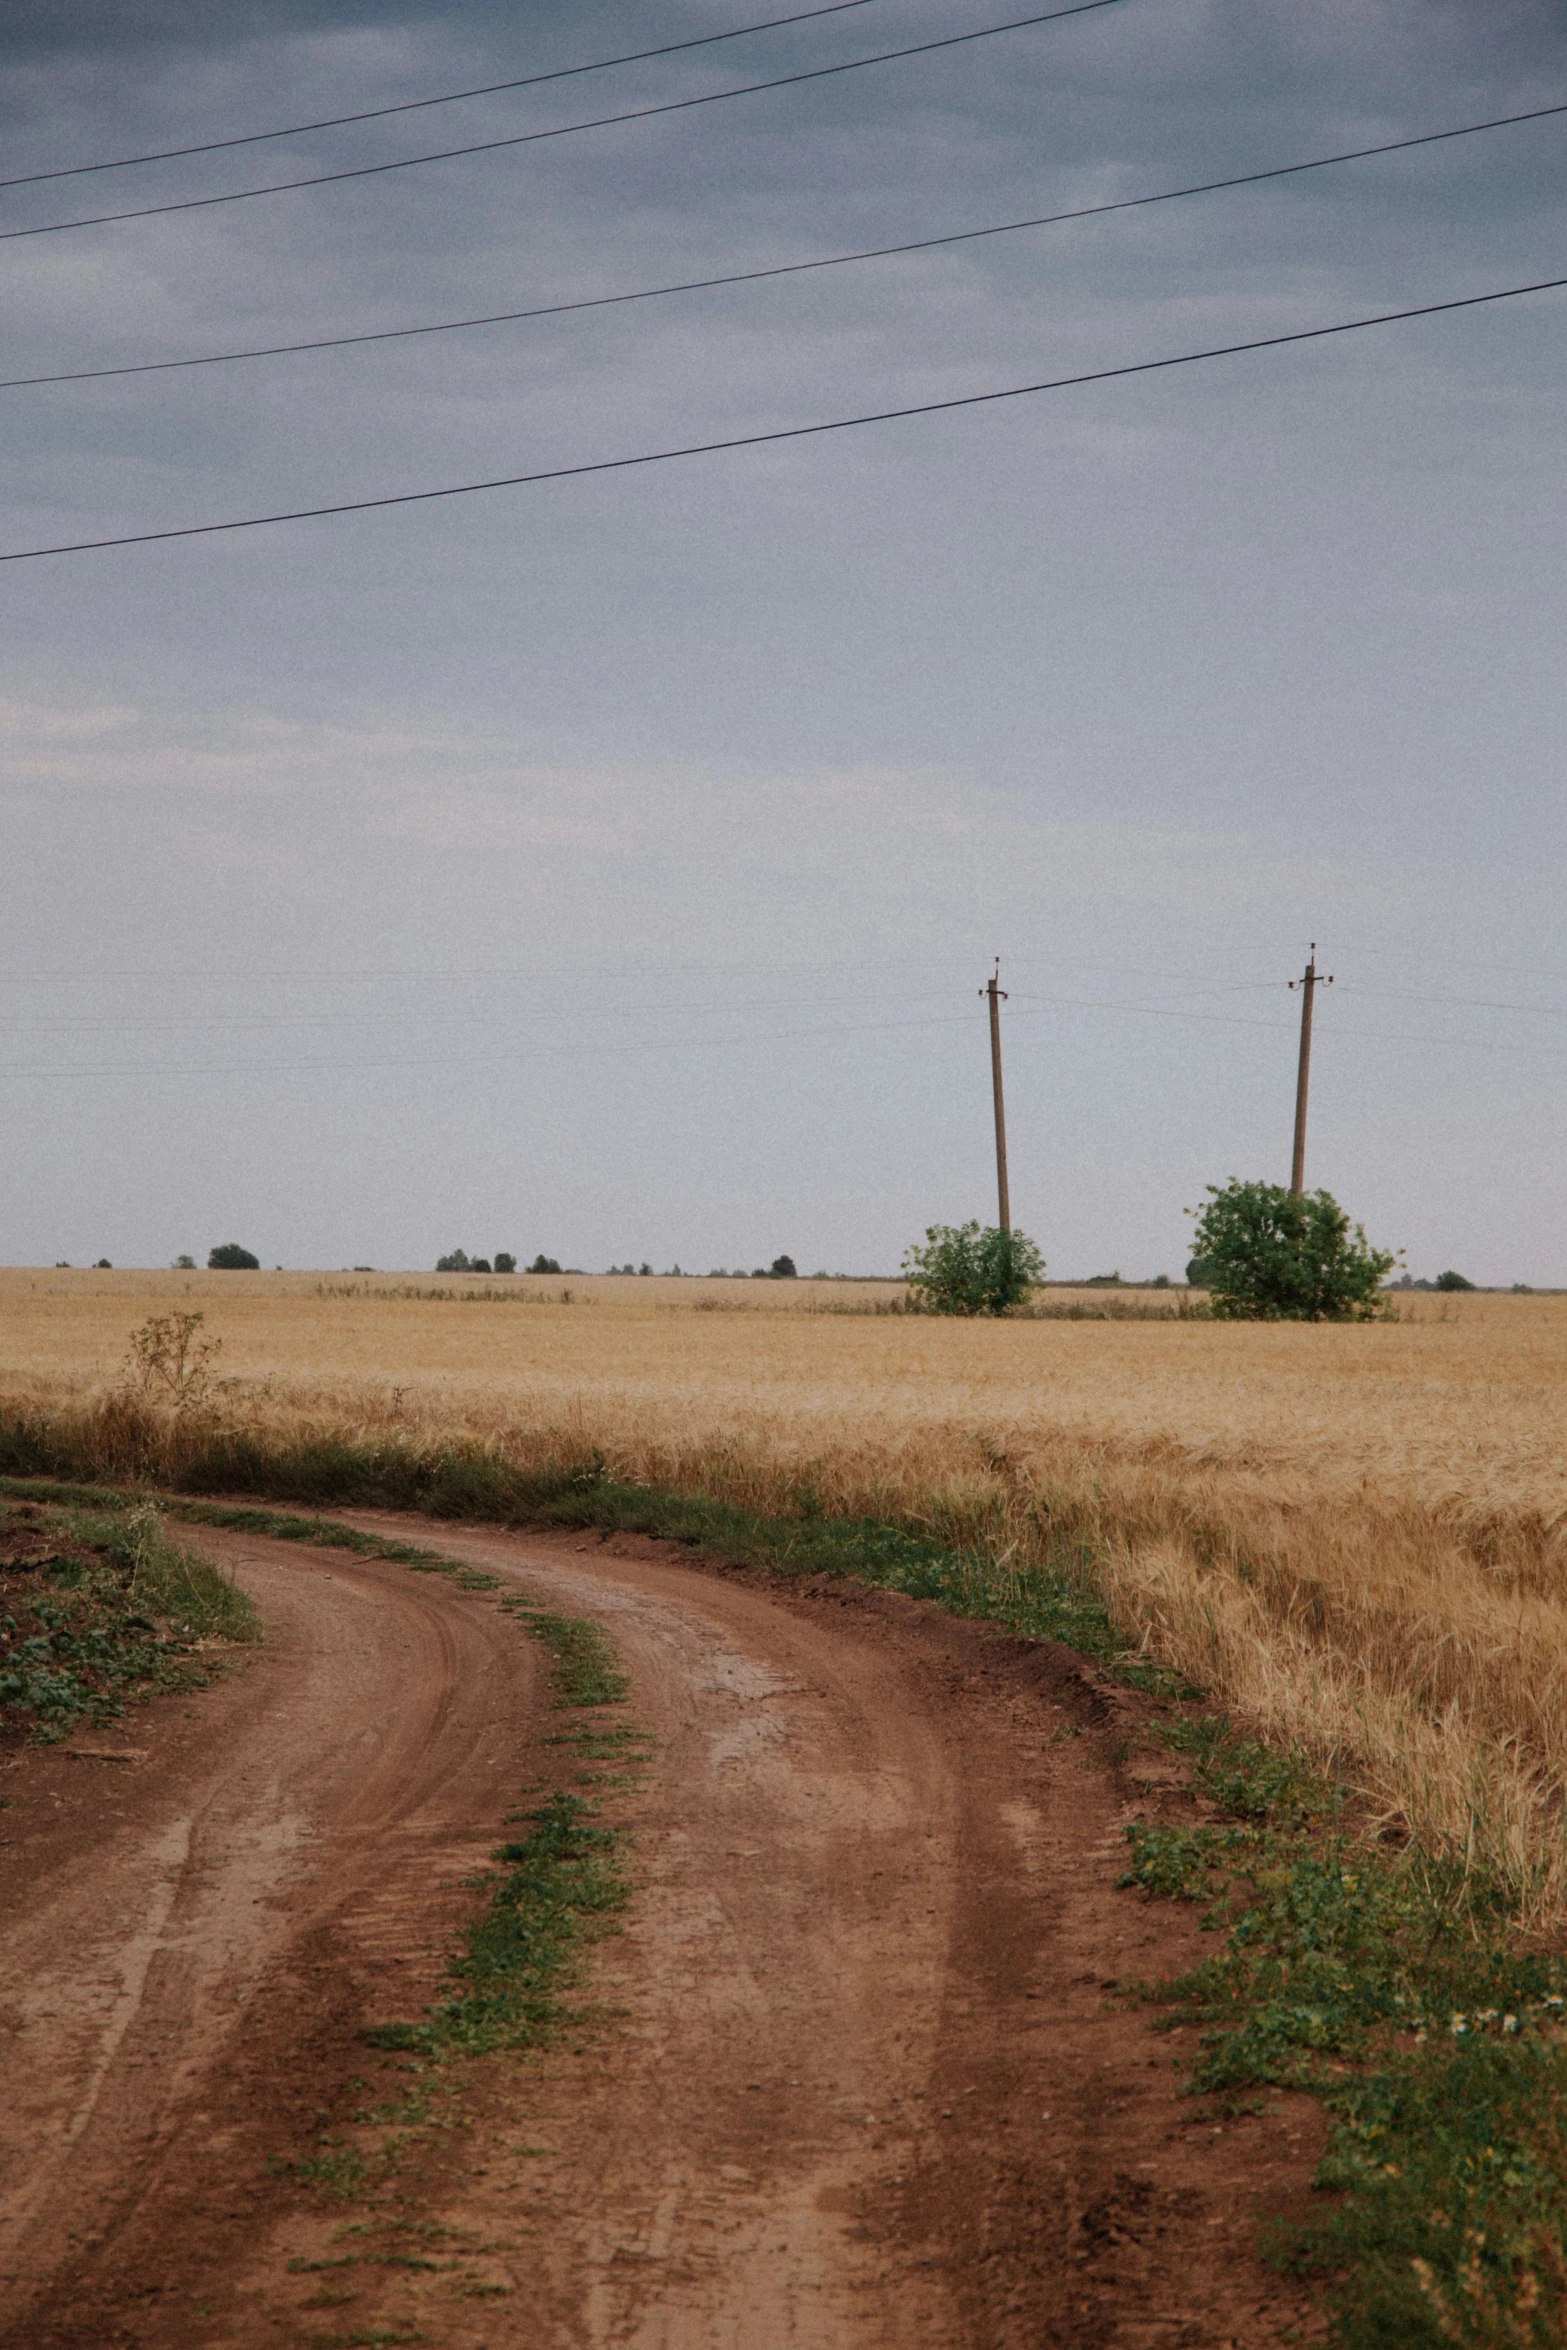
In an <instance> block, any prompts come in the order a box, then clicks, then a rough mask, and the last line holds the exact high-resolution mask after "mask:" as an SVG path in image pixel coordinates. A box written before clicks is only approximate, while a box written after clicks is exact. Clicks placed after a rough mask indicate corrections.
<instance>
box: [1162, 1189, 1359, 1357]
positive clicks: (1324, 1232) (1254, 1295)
mask: <svg viewBox="0 0 1567 2350" xmlns="http://www.w3.org/2000/svg"><path fill="white" fill-rule="evenodd" d="M1208 1193H1209V1199H1208V1205H1207V1206H1206V1207H1205V1208H1203V1209H1202V1210H1201V1211H1200V1213H1198V1214H1197V1231H1196V1235H1195V1238H1196V1243H1197V1246H1196V1251H1195V1254H1194V1258H1193V1262H1194V1263H1200V1264H1202V1266H1203V1267H1204V1269H1205V1277H1206V1284H1207V1286H1208V1287H1209V1288H1210V1289H1211V1290H1212V1292H1213V1311H1214V1313H1215V1314H1216V1315H1218V1316H1219V1317H1220V1318H1221V1319H1223V1320H1229V1321H1269V1322H1276V1321H1295V1322H1364V1321H1369V1320H1371V1319H1373V1318H1374V1317H1376V1316H1377V1315H1379V1314H1383V1313H1385V1312H1386V1311H1387V1310H1388V1309H1387V1307H1386V1305H1385V1304H1384V1302H1383V1301H1382V1300H1381V1298H1380V1297H1379V1295H1378V1292H1379V1291H1380V1289H1381V1287H1382V1283H1383V1282H1384V1281H1385V1280H1386V1278H1387V1276H1388V1274H1389V1273H1390V1272H1391V1271H1392V1269H1393V1265H1394V1262H1395V1258H1394V1254H1393V1252H1392V1251H1391V1250H1390V1249H1378V1248H1372V1247H1371V1246H1370V1245H1369V1243H1368V1242H1367V1239H1366V1235H1365V1231H1364V1229H1363V1227H1362V1226H1361V1225H1359V1224H1357V1225H1355V1226H1354V1227H1353V1229H1351V1226H1350V1221H1349V1217H1348V1215H1347V1214H1346V1212H1345V1210H1344V1209H1343V1208H1341V1207H1340V1206H1339V1204H1338V1201H1337V1200H1336V1199H1335V1198H1334V1197H1333V1195H1332V1193H1331V1192H1328V1191H1313V1192H1308V1193H1305V1194H1300V1193H1296V1192H1293V1191H1287V1190H1286V1189H1285V1188H1284V1186H1283V1185H1282V1184H1280V1183H1243V1182H1241V1181H1240V1179H1239V1177H1236V1176H1232V1177H1231V1179H1230V1181H1229V1182H1228V1183H1226V1184H1225V1185H1224V1186H1223V1187H1222V1189H1221V1187H1220V1186H1219V1185H1218V1184H1216V1183H1210V1184H1209V1186H1208ZM1194 1212H1195V1211H1194ZM1189 1270H1190V1268H1188V1271H1189Z"/></svg>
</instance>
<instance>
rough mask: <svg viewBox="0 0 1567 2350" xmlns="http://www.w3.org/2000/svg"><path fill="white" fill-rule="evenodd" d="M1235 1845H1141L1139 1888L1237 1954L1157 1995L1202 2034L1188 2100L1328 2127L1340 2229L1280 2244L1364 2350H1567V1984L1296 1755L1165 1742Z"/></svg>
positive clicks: (1189, 1737) (1456, 1867)
mask: <svg viewBox="0 0 1567 2350" xmlns="http://www.w3.org/2000/svg"><path fill="white" fill-rule="evenodd" d="M1164 1737H1165V1740H1166V1742H1167V1743H1168V1744H1170V1745H1172V1746H1174V1747H1176V1748H1178V1749H1179V1750H1181V1751H1184V1752H1185V1753H1186V1754H1187V1755H1188V1756H1190V1758H1191V1760H1192V1764H1193V1776H1194V1779H1195V1782H1196V1784H1197V1786H1198V1787H1199V1788H1200V1789H1201V1791H1202V1792H1203V1793H1204V1794H1206V1795H1207V1796H1208V1798H1209V1799H1210V1801H1211V1802H1212V1803H1213V1804H1214V1805H1215V1806H1216V1807H1217V1808H1218V1810H1219V1812H1220V1814H1221V1818H1220V1821H1219V1822H1218V1823H1215V1824H1207V1823H1205V1824H1202V1825H1199V1826H1179V1827H1169V1826H1150V1825H1147V1824H1143V1823H1139V1824H1137V1825H1134V1826H1133V1827H1132V1828H1131V1830H1130V1831H1129V1838H1130V1843H1131V1848H1132V1863H1131V1868H1130V1870H1129V1872H1128V1875H1127V1877H1126V1878H1125V1879H1124V1880H1123V1881H1124V1882H1126V1883H1128V1884H1136V1885H1140V1886H1141V1887H1142V1888H1143V1889H1144V1890H1145V1891H1146V1892H1148V1893H1150V1894H1163V1895H1177V1896H1181V1897H1184V1898H1186V1899H1189V1900H1197V1901H1201V1902H1202V1903H1203V1904H1204V1905H1205V1909H1206V1916H1205V1920H1204V1922H1205V1924H1207V1925H1209V1926H1211V1927H1212V1928H1213V1929H1214V1930H1215V1931H1216V1932H1218V1933H1221V1934H1222V1936H1223V1941H1222V1943H1221V1945H1220V1947H1219V1948H1218V1949H1216V1950H1215V1951H1214V1952H1213V1954H1212V1955H1211V1956H1210V1957H1207V1958H1205V1959H1203V1960H1202V1961H1200V1963H1199V1964H1198V1965H1197V1966H1195V1967H1193V1968H1191V1969H1190V1970H1189V1972H1187V1973H1186V1974H1184V1975H1181V1976H1179V1977H1177V1978H1176V1979H1175V1980H1173V1981H1169V1982H1165V1983H1162V1984H1157V1985H1153V1986H1148V1987H1145V1991H1144V1996H1145V1997H1147V1998H1148V1999H1149V2000H1151V2001H1153V2002H1155V2003H1157V2004H1160V2005H1162V2006H1164V2007H1165V2008H1166V2010H1167V2011H1168V2020H1169V2021H1171V2022H1172V2023H1179V2022H1183V2021H1194V2022H1196V2023H1198V2024H1200V2025H1201V2026H1202V2027H1203V2030H1202V2035H1201V2054H1200V2056H1199V2058H1198V2061H1197V2063H1196V2065H1195V2067H1194V2069H1193V2072H1192V2076H1191V2083H1190V2085H1191V2087H1192V2089H1193V2090H1194V2091H1195V2092H1197V2093H1199V2094H1206V2095H1208V2096H1210V2097H1213V2098H1214V2099H1216V2100H1218V2101H1219V2102H1220V2104H1221V2105H1224V2104H1231V2103H1233V2102H1234V2101H1235V2100H1237V2099H1238V2098H1240V2097H1242V2096H1243V2095H1244V2093H1245V2092H1247V2091H1256V2090H1259V2089H1267V2088H1270V2087H1273V2088H1277V2087H1291V2088H1298V2089H1305V2090H1308V2091H1310V2092H1311V2093H1312V2094H1314V2095H1315V2096H1316V2097H1318V2098H1319V2099H1320V2100H1321V2101H1322V2103H1323V2104H1324V2105H1325V2106H1326V2107H1327V2110H1328V2113H1329V2115H1330V2116H1331V2118H1332V2134H1331V2138H1330V2142H1329V2146H1328V2151H1327V2154H1326V2156H1325V2158H1324V2160H1323V2162H1322V2164H1321V2167H1320V2169H1319V2172H1318V2177H1317V2184H1318V2185H1319V2186H1320V2187H1325V2188H1333V2189H1338V2190H1340V2191H1341V2194H1340V2199H1339V2200H1337V2201H1336V2202H1335V2204H1334V2206H1333V2207H1332V2208H1331V2210H1330V2211H1328V2212H1327V2214H1326V2215H1325V2216H1323V2217H1322V2218H1319V2219H1313V2220H1309V2221H1306V2222H1304V2223H1299V2224H1296V2225H1293V2226H1290V2227H1282V2226H1279V2227H1274V2228H1273V2229H1271V2230H1270V2231H1269V2233H1268V2236H1267V2238H1266V2239H1265V2249H1266V2250H1267V2251H1268V2253H1269V2254H1270V2256H1271V2257H1272V2258H1273V2259H1274V2260H1275V2261H1276V2262H1277V2263H1278V2264H1279V2265H1280V2266H1281V2267H1284V2268H1286V2269H1289V2270H1292V2271H1294V2272H1295V2273H1296V2274H1299V2275H1303V2276H1307V2277H1314V2278H1317V2279H1320V2280H1324V2281H1325V2282H1326V2285H1327V2288H1328V2295H1327V2297H1328V2301H1329V2306H1330V2308H1331V2311H1332V2315H1333V2319H1334V2332H1335V2336H1336V2338H1337V2340H1338V2341H1339V2342H1340V2343H1341V2344H1343V2345H1344V2350H1389V2346H1391V2345H1393V2344H1399V2345H1408V2346H1410V2350H1419V2346H1421V2345H1430V2346H1431V2350H1435V2345H1437V2344H1440V2343H1460V2344H1465V2345H1470V2346H1472V2350H1493V2346H1494V2350H1501V2346H1502V2345H1504V2344H1506V2345H1521V2344H1530V2345H1539V2350H1546V2346H1547V2345H1551V2344H1555V2343H1559V2342H1560V2341H1561V2340H1562V2338H1563V2333H1564V2330H1567V2123H1564V2115H1567V1996H1564V1994H1567V1964H1564V1961H1563V1959H1562V1957H1561V1956H1560V1954H1559V1953H1557V1952H1555V1951H1552V1950H1548V1949H1542V1948H1540V1947H1538V1946H1537V1945H1536V1944H1534V1943H1533V1942H1532V1941H1531V1939H1530V1938H1529V1937H1527V1936H1525V1935H1521V1934H1520V1932H1519V1930H1518V1929H1519V1919H1518V1914H1517V1904H1516V1901H1515V1900H1514V1899H1513V1898H1512V1895H1511V1893H1510V1891H1509V1888H1508V1887H1507V1886H1506V1885H1504V1884H1501V1883H1498V1882H1497V1881H1496V1880H1495V1879H1494V1878H1493V1877H1490V1876H1487V1875H1486V1874H1484V1873H1483V1872H1477V1871H1475V1870H1473V1869H1469V1868H1465V1867H1464V1866H1463V1865H1462V1864H1461V1863H1460V1862H1459V1861H1457V1860H1455V1859H1454V1858H1452V1857H1451V1856H1445V1855H1440V1854H1433V1853H1431V1852H1428V1851H1424V1850H1422V1849H1421V1848H1420V1847H1419V1846H1418V1845H1402V1846H1400V1845H1397V1844H1394V1845H1389V1844H1388V1843H1387V1842H1386V1841H1385V1840H1383V1839H1381V1838H1379V1837H1378V1836H1377V1835H1376V1834H1375V1833H1374V1832H1368V1828H1367V1824H1366V1823H1365V1822H1364V1821H1361V1822H1360V1823H1358V1824H1357V1825H1354V1826H1351V1825H1350V1824H1348V1823H1346V1821H1345V1818H1344V1814H1343V1797H1342V1790H1341V1789H1340V1788H1339V1787H1338V1786H1337V1785H1336V1784H1335V1783H1334V1782H1333V1781H1332V1780H1331V1779H1329V1778H1327V1777H1326V1776H1325V1775H1323V1774H1321V1773H1319V1772H1318V1771H1316V1770H1315V1769H1314V1768H1313V1767H1312V1765H1311V1764H1310V1762H1309V1761H1308V1760H1307V1759H1306V1758H1305V1757H1303V1756H1301V1755H1299V1754H1290V1753H1287V1752H1281V1751H1280V1750H1279V1749H1277V1748H1275V1747H1270V1746H1267V1745H1264V1744H1261V1743H1259V1742H1257V1741H1256V1740H1254V1739H1249V1738H1246V1737H1244V1736H1242V1735H1239V1734H1238V1733H1237V1732H1236V1731H1235V1730H1234V1729H1233V1728H1232V1726H1231V1725H1230V1724H1229V1723H1228V1722H1227V1721H1226V1720H1224V1719H1223V1718H1222V1717H1214V1716H1208V1717H1205V1718H1201V1719H1196V1720H1192V1719H1185V1720H1180V1721H1176V1722H1174V1723H1171V1724H1168V1725H1166V1727H1165V1730H1164Z"/></svg>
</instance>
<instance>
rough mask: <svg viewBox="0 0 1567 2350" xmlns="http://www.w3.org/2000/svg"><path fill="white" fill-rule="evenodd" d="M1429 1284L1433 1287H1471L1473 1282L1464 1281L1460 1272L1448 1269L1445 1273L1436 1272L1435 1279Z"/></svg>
mask: <svg viewBox="0 0 1567 2350" xmlns="http://www.w3.org/2000/svg"><path fill="white" fill-rule="evenodd" d="M1431 1286H1432V1287H1433V1289H1473V1287H1474V1283H1473V1282H1472V1281H1466V1280H1465V1279H1464V1277H1463V1275H1462V1273H1454V1272H1451V1271H1449V1272H1446V1273H1438V1275H1437V1277H1436V1279H1435V1281H1434V1282H1433V1283H1432V1285H1431Z"/></svg>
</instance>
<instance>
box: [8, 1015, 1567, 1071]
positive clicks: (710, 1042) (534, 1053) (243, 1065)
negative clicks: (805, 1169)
mask: <svg viewBox="0 0 1567 2350" xmlns="http://www.w3.org/2000/svg"><path fill="white" fill-rule="evenodd" d="M1057 1012H1114V1013H1120V1014H1123V1015H1130V1016H1132V1017H1134V1018H1137V1019H1154V1020H1184V1021H1187V1022H1189V1023H1195V1024H1197V1025H1199V1026H1201V1027H1217V1028H1266V1029H1271V1030H1274V1031H1279V1030H1287V1029H1291V1028H1293V1026H1294V1023H1293V1022H1292V1021H1289V1020H1248V1019H1246V1018H1244V1017H1243V1016H1237V1015H1235V1014H1233V1013H1223V1012H1188V1011H1185V1010H1182V1009H1180V1008H1178V1007H1176V1006H1173V1005H1169V1006H1167V1005H1162V1004H1127V1003H1113V1002H1100V1001H1095V1000H1093V999H1091V998H1082V997H1073V996H1061V997H1057V998H1056V999H1055V1001H1054V1002H1053V1003H1052V1004H1050V1005H1048V1006H1046V1005H1038V1006H1036V1007H1035V1008H1034V1009H1033V1011H1032V1012H1030V1013H1023V1012H1019V1013H1018V1015H1017V1017H1018V1018H1020V1019H1023V1018H1034V1019H1040V1018H1044V1017H1048V1016H1051V1015H1053V1014H1055V1013H1057ZM983 1018H984V1014H982V1013H976V1012H961V1013H946V1014H928V1013H927V1014H924V1015H922V1016H920V1017H917V1018H914V1019H909V1020H870V1021H835V1022H832V1023H829V1024H824V1025H819V1026H812V1027H808V1028H784V1029H765V1030H750V1031H747V1032H746V1033H744V1034H741V1035H730V1036H703V1037H689V1038H686V1037H652V1038H643V1039H638V1040H633V1041H631V1042H629V1043H626V1044H599V1045H588V1046H583V1045H582V1044H580V1043H574V1044H568V1045H542V1046H518V1047H515V1048H513V1049H512V1050H510V1051H507V1052H499V1053H442V1054H439V1055H421V1056H418V1057H415V1058H410V1057H408V1056H405V1055H395V1056H388V1057H386V1058H384V1059H376V1060H330V1061H250V1062H232V1061H188V1062H183V1063H181V1062H176V1063H172V1064H167V1065H165V1066H163V1067H161V1068H148V1067H113V1066H109V1067H75V1068H64V1069H35V1068H28V1067H26V1066H25V1065H15V1064H13V1065H9V1066H0V1079H3V1078H29V1077H32V1078H60V1077H64V1078H81V1077H131V1078H137V1079H142V1078H148V1077H269V1076H279V1077H282V1076H297V1075H302V1074H303V1075H309V1074H312V1073H326V1072H337V1073H341V1072H343V1071H348V1070H358V1069H366V1070H370V1069H458V1068H472V1067H476V1066H479V1065H481V1064H483V1065H491V1064H494V1063H499V1062H514V1061H538V1060H575V1059H578V1058H580V1057H582V1056H583V1055H584V1054H587V1055H589V1056H593V1057H599V1058H603V1057H606V1056H609V1055H614V1056H616V1057H622V1056H624V1055H626V1054H630V1053H643V1054H647V1053H659V1052H693V1051H699V1050H703V1049H706V1048H709V1047H714V1046H717V1047H723V1048H728V1047H731V1046H746V1047H750V1046H753V1045H757V1044H779V1043H789V1042H794V1041H797V1040H800V1039H805V1038H814V1037H819V1036H869V1035H881V1034H884V1033H887V1032H889V1031H892V1030H896V1029H911V1028H918V1029H929V1028H953V1027H972V1026H975V1025H977V1024H978V1023H979V1021H980V1020H982V1019H983ZM1332 1033H1333V1035H1334V1037H1335V1039H1343V1040H1344V1041H1346V1042H1348V1043H1352V1044H1353V1043H1368V1044H1430V1045H1441V1046H1442V1047H1443V1048H1444V1049H1445V1050H1449V1051H1460V1052H1484V1053H1495V1052H1505V1053H1512V1054H1515V1055H1517V1054H1522V1055H1523V1056H1524V1057H1525V1058H1526V1059H1529V1060H1547V1061H1559V1060H1567V1051H1563V1050H1557V1049H1554V1048H1552V1047H1550V1046H1543V1045H1509V1044H1498V1043H1497V1042H1496V1041H1495V1039H1494V1038H1491V1037H1479V1036H1431V1035H1422V1034H1409V1033H1406V1032H1402V1031H1395V1030H1388V1029H1376V1028H1342V1027H1340V1026H1338V1025H1337V1024H1336V1023H1335V1025H1334V1028H1333V1032H1332Z"/></svg>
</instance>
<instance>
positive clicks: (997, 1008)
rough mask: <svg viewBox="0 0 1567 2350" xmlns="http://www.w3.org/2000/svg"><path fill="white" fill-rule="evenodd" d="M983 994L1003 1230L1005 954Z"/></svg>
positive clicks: (1008, 1216)
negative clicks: (987, 1003)
mask: <svg viewBox="0 0 1567 2350" xmlns="http://www.w3.org/2000/svg"><path fill="white" fill-rule="evenodd" d="M979 992H980V994H981V995H983V996H988V997H989V998H990V1090H991V1094H992V1097H993V1099H994V1101H995V1105H996V1202H997V1206H998V1209H999V1211H1000V1213H999V1221H1000V1225H1001V1229H1002V1231H1003V1232H1010V1231H1011V1229H1012V1208H1011V1204H1010V1202H1009V1201H1008V1198H1007V1113H1006V1110H1005V1107H1004V1106H1003V1103H1002V1099H1001V1007H1002V1005H1003V1004H1004V1003H1005V1002H1006V1000H1007V991H1006V989H1005V988H1004V987H1003V986H1002V984H1001V957H1000V956H999V955H998V956H997V957H996V969H995V975H994V977H993V978H992V979H991V980H990V982H989V984H988V985H987V986H985V987H982V988H981V989H980V991H979Z"/></svg>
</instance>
